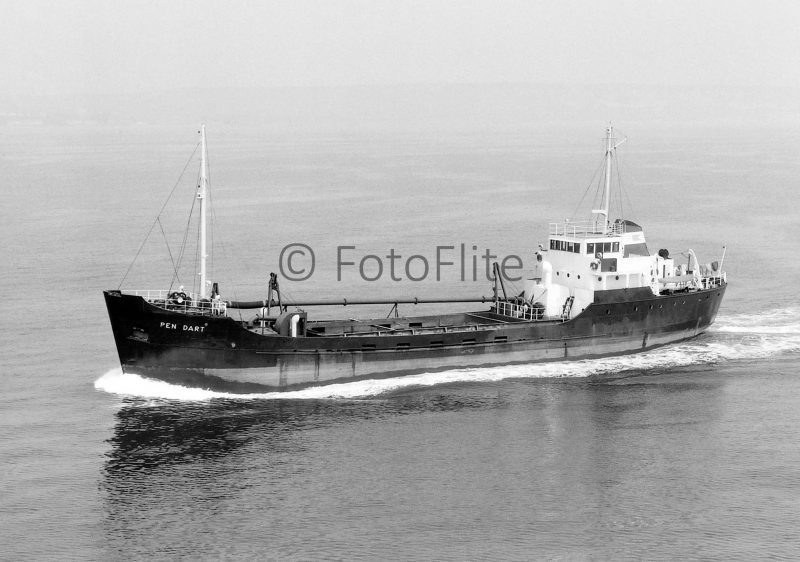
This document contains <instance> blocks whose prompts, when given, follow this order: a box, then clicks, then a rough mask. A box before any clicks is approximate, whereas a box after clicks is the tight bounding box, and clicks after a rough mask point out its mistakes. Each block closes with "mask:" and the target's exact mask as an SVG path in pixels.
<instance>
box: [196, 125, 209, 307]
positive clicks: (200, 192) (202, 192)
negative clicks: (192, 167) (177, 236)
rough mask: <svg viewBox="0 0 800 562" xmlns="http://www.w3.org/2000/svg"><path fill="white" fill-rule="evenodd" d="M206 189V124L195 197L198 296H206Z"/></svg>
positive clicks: (201, 132) (202, 297)
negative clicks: (197, 234)
mask: <svg viewBox="0 0 800 562" xmlns="http://www.w3.org/2000/svg"><path fill="white" fill-rule="evenodd" d="M207 191H208V161H207V154H206V126H205V125H200V185H198V186H197V199H198V200H199V201H200V298H201V299H204V298H206V284H207V283H208V281H207V280H206V257H207V255H208V254H207V252H206V196H207Z"/></svg>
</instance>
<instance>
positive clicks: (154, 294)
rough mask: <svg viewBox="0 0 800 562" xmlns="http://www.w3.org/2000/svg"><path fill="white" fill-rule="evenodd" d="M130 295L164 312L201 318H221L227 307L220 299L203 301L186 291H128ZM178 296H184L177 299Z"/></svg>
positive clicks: (196, 294) (197, 295) (195, 294)
mask: <svg viewBox="0 0 800 562" xmlns="http://www.w3.org/2000/svg"><path fill="white" fill-rule="evenodd" d="M124 292H125V293H126V294H129V295H136V296H138V297H142V298H143V299H144V300H146V301H147V302H148V303H150V304H152V305H153V306H157V307H158V308H162V309H164V310H169V311H172V312H182V313H184V314H196V315H199V316H221V315H224V314H225V311H226V310H227V306H226V304H225V302H224V301H221V300H219V299H203V298H201V297H200V295H199V294H198V293H192V292H185V291H167V290H164V289H144V290H141V289H139V290H126V291H124ZM176 295H182V296H181V297H180V298H177V296H176Z"/></svg>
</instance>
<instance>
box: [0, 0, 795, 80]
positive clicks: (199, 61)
mask: <svg viewBox="0 0 800 562" xmlns="http://www.w3.org/2000/svg"><path fill="white" fill-rule="evenodd" d="M2 6H3V21H2V23H0V33H2V36H3V44H4V47H3V49H2V50H0V60H1V61H2V64H1V67H2V69H3V80H2V81H0V94H32V93H41V94H60V93H67V94H70V93H121V92H131V93H135V92H153V91H159V90H164V89H174V88H186V87H201V86H207V87H209V86H210V87H263V86H274V85H347V84H375V83H377V84H391V83H431V82H446V83H453V82H456V83H459V82H500V83H503V82H534V83H537V82H538V83H562V84H586V83H604V82H608V83H644V84H670V85H676V84H689V85H692V84H693V85H716V84H724V85H745V86H751V85H765V86H789V87H800V3H799V2H794V1H769V0H767V1H755V0H749V1H742V0H732V1H730V0H729V1H706V2H703V1H701V0H692V1H684V0H669V1H645V0H638V1H633V0H614V1H602V0H595V1H581V2H577V1H561V0H555V1H554V0H548V1H544V2H539V1H524V2H517V1H501V0H495V1H493V2H470V1H437V0H426V1H407V2H406V1H401V0H391V1H383V0H380V1H375V0H373V1H366V0H328V1H302V0H291V1H263V2H246V1H242V2H222V1H220V0H212V1H199V0H192V1H174V0H169V1H158V2H156V1H136V2H133V1H129V2H120V1H96V2H95V1H63V2H42V1H30V0H22V1H13V0H12V1H10V2H9V1H4V2H3V3H2Z"/></svg>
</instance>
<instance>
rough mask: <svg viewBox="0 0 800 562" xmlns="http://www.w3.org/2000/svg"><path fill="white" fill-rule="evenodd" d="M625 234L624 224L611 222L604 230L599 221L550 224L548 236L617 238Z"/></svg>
mask: <svg viewBox="0 0 800 562" xmlns="http://www.w3.org/2000/svg"><path fill="white" fill-rule="evenodd" d="M624 233H625V224H624V223H618V222H612V223H610V224H609V225H608V228H607V229H606V230H603V224H602V222H599V221H577V222H551V223H550V236H575V237H578V236H580V237H582V238H589V237H595V236H618V235H620V234H624Z"/></svg>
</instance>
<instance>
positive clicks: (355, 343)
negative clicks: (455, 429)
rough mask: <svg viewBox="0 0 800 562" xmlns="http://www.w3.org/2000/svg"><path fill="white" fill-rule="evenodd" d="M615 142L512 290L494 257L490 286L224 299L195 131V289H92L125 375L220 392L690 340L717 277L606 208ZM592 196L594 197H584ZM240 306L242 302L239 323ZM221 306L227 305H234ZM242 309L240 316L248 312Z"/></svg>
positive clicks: (714, 295)
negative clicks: (333, 312)
mask: <svg viewBox="0 0 800 562" xmlns="http://www.w3.org/2000/svg"><path fill="white" fill-rule="evenodd" d="M624 140H625V139H623V140H622V141H621V142H617V139H616V138H615V136H614V130H613V128H612V127H611V126H609V127H607V129H606V139H605V148H604V152H605V156H604V176H603V178H602V180H603V181H602V183H600V182H599V184H598V185H599V186H600V187H601V188H602V189H601V190H600V191H601V197H600V205H597V207H599V208H598V209H595V210H592V211H591V215H590V217H589V218H588V219H587V220H586V221H583V222H574V221H564V222H558V223H551V224H550V225H549V236H548V240H547V243H546V244H541V245H539V250H538V251H536V252H535V254H534V256H535V258H534V259H535V261H534V263H532V264H531V265H532V267H531V268H530V273H529V274H528V275H526V279H525V283H524V290H523V291H522V293H521V294H515V295H509V294H507V292H506V288H505V285H504V283H503V278H502V275H500V271H499V268H498V267H497V265H496V264H495V265H494V286H493V290H492V296H490V297H486V298H484V297H476V298H467V299H461V298H447V297H445V298H428V299H426V298H398V299H389V300H386V299H369V298H361V299H343V298H342V299H336V298H332V299H327V300H325V299H320V300H307V301H292V302H288V301H286V300H284V299H281V295H280V285H279V280H278V278H277V276H276V275H275V274H271V277H270V283H269V287H268V294H267V297H266V298H265V299H262V300H254V301H247V302H243V301H232V300H224V299H223V298H222V296H221V295H220V290H219V287H218V285H217V284H216V283H213V282H212V281H210V280H209V279H208V278H207V272H206V256H207V249H206V222H207V218H206V213H207V200H208V170H207V154H206V138H205V127H201V129H200V142H199V146H200V152H201V157H200V173H199V181H198V182H197V186H196V194H195V197H196V200H197V201H196V202H197V203H198V204H199V205H198V207H199V215H200V216H199V235H198V251H197V254H198V256H199V271H198V275H199V291H198V292H196V293H194V292H186V291H184V290H183V288H182V287H180V288H179V289H178V290H172V288H170V289H166V290H164V289H162V290H145V291H132V290H122V289H121V288H118V289H113V290H106V291H104V297H105V303H106V307H107V309H108V314H109V318H110V321H111V328H112V331H113V334H114V339H115V342H116V347H117V352H118V355H119V360H120V363H121V366H122V370H123V371H124V372H125V373H136V374H139V375H142V376H145V377H150V378H155V379H159V380H165V381H168V382H171V383H177V384H182V385H188V386H196V387H203V388H212V389H220V390H227V391H234V392H236V391H241V392H250V391H284V390H293V389H300V388H305V387H309V386H316V385H322V384H330V383H341V382H348V381H353V380H358V379H368V378H378V377H391V376H401V375H407V374H414V373H420V372H428V371H437V370H447V369H454V368H473V367H487V366H498V365H506V364H525V363H536V362H545V361H559V360H566V359H570V360H575V359H590V358H599V357H606V356H612V355H621V354H629V353H636V352H643V351H647V350H649V349H653V348H655V347H657V346H663V345H666V344H671V343H674V342H678V341H682V340H686V339H689V338H693V337H695V336H697V335H698V334H701V333H702V332H703V331H705V330H706V329H707V328H708V327H709V326H710V325H711V324H712V323H713V322H714V319H715V317H716V315H717V311H718V310H719V306H720V303H721V302H722V298H723V296H724V294H725V289H726V287H727V275H726V273H725V272H724V270H723V269H722V266H723V262H724V258H725V251H724V247H723V249H722V254H721V258H720V260H719V261H713V262H710V263H705V264H701V263H700V261H699V260H698V258H697V256H696V255H695V252H694V251H692V250H686V251H685V252H682V253H681V254H680V255H681V257H675V256H672V255H670V253H669V252H668V251H667V250H664V249H662V250H659V251H657V252H654V253H651V251H650V250H649V249H648V246H647V242H646V240H645V236H644V232H643V229H642V227H641V226H639V225H638V224H636V223H635V222H633V221H631V220H627V219H624V218H615V219H613V220H612V217H611V215H610V206H609V205H610V200H611V192H610V190H611V184H612V177H611V174H612V167H613V166H614V162H615V159H614V155H615V152H616V151H617V149H618V147H619V145H620V144H622V142H624ZM593 206H594V205H593ZM452 302H460V303H465V306H464V308H467V309H468V311H466V312H458V313H446V314H436V313H432V314H427V315H418V316H400V315H397V314H396V315H395V316H394V317H390V318H379V319H370V318H366V319H344V320H343V319H315V318H314V316H313V314H311V313H310V312H309V310H314V309H315V307H317V306H330V305H335V304H343V305H347V306H353V305H367V304H370V305H372V304H387V305H393V307H394V310H395V311H396V310H397V306H398V305H399V304H403V303H412V304H426V303H427V304H432V303H452ZM242 310H250V311H251V312H249V313H248V314H246V315H249V316H251V317H250V318H249V319H245V318H244V315H242V313H241V311H242ZM234 311H235V314H234ZM253 311H254V312H253Z"/></svg>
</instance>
